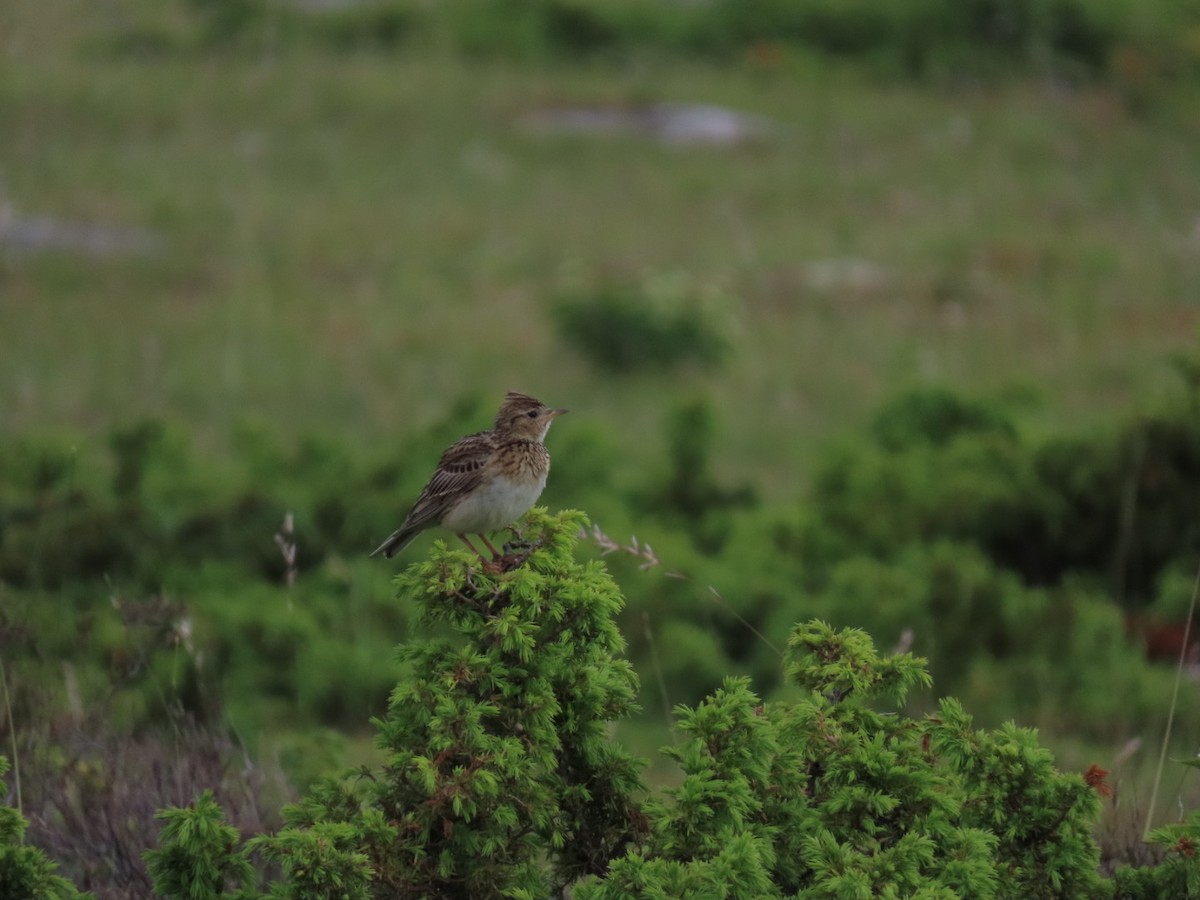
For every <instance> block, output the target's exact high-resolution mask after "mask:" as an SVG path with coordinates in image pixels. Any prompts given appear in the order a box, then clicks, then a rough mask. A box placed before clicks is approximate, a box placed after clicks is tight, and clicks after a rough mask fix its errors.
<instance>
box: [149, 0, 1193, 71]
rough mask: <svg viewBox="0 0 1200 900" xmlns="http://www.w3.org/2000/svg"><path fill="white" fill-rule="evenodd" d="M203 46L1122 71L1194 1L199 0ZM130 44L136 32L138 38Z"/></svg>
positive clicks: (1186, 63) (1163, 39)
mask: <svg viewBox="0 0 1200 900" xmlns="http://www.w3.org/2000/svg"><path fill="white" fill-rule="evenodd" d="M191 6H192V7H193V8H194V10H195V11H196V13H197V15H198V17H199V21H200V23H201V25H202V31H201V37H202V42H203V45H205V46H208V47H231V46H232V47H241V46H248V45H249V46H257V45H261V44H263V43H266V42H267V41H270V40H276V41H277V40H278V39H279V36H280V35H283V36H285V37H287V38H288V39H290V40H292V41H312V42H316V43H319V44H323V45H325V46H329V47H331V48H334V49H343V48H360V47H384V48H390V47H394V46H396V45H398V44H401V43H413V42H417V41H420V40H423V39H428V37H429V36H431V35H440V36H442V37H449V38H450V39H451V40H452V41H453V42H454V45H455V46H456V47H457V48H458V49H459V50H460V51H461V52H463V53H465V54H468V55H471V56H502V57H506V58H510V59H518V60H525V61H538V60H548V59H573V60H577V59H579V58H580V57H586V56H591V57H615V58H628V57H630V56H632V55H636V54H644V53H648V52H656V53H663V52H668V53H673V54H676V55H681V56H692V57H697V56H699V57H704V58H710V59H716V60H722V61H724V60H729V59H737V58H739V57H741V56H744V55H746V54H747V53H748V52H750V51H753V49H754V48H762V47H764V46H769V47H774V48H779V47H783V48H787V49H789V50H791V51H793V52H809V53H814V52H815V53H819V54H822V55H824V56H826V57H829V58H850V59H855V60H860V61H863V60H865V61H867V62H869V63H871V64H873V65H875V66H877V67H881V68H882V69H884V70H885V71H887V72H889V73H902V74H907V75H910V76H918V77H925V76H931V75H932V76H938V75H944V74H961V73H968V74H974V75H987V76H994V75H1000V74H1006V73H1011V72H1013V71H1023V70H1029V69H1033V70H1035V71H1046V70H1051V71H1055V72H1059V73H1063V74H1066V75H1072V76H1087V75H1101V74H1118V75H1120V74H1123V73H1122V72H1121V71H1120V70H1119V68H1118V69H1116V71H1115V72H1114V68H1116V67H1115V66H1114V63H1116V62H1119V57H1120V53H1119V51H1122V50H1125V49H1127V48H1129V47H1138V48H1140V47H1152V46H1154V42H1156V41H1157V42H1158V43H1159V44H1162V45H1165V46H1166V47H1167V48H1169V51H1168V56H1169V58H1170V59H1171V60H1172V63H1173V65H1174V67H1176V68H1180V69H1183V70H1185V71H1186V70H1187V69H1188V68H1194V67H1195V65H1196V63H1197V60H1196V57H1195V51H1194V48H1191V47H1190V46H1189V44H1188V41H1187V40H1186V39H1185V37H1184V35H1182V34H1180V33H1177V32H1175V31H1174V29H1186V28H1187V27H1188V25H1189V24H1190V25H1191V26H1192V27H1194V26H1195V23H1196V18H1195V16H1196V10H1195V8H1194V6H1193V7H1189V6H1188V5H1187V4H1178V5H1176V6H1175V7H1171V6H1168V5H1167V4H1166V3H1156V4H1151V6H1152V7H1153V8H1152V9H1150V10H1148V11H1147V10H1146V9H1145V8H1144V7H1145V6H1146V4H1142V5H1141V7H1142V8H1139V6H1138V5H1137V4H1135V3H1133V2H1132V0H1108V2H1085V0H1049V2H1047V0H1017V2H999V0H916V2H909V3H903V4H880V3H870V2H866V0H808V2H804V3H795V2H791V0H752V2H745V0H715V2H712V3H705V4H698V5H692V6H680V5H675V4H665V3H660V4H645V3H639V2H636V0H618V2H614V0H605V2H597V0H447V2H444V3H440V4H437V5H436V6H432V7H431V6H429V5H426V4H421V3H417V2H413V0H375V2H371V3H361V4H353V5H350V6H349V7H347V8H341V7H340V6H338V7H334V8H331V9H327V10H324V9H322V10H316V11H313V10H308V11H297V10H294V9H292V8H290V7H289V6H287V5H280V4H272V3H270V2H268V0H191ZM131 46H139V45H137V44H133V45H131Z"/></svg>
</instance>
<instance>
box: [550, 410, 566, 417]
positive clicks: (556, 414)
mask: <svg viewBox="0 0 1200 900" xmlns="http://www.w3.org/2000/svg"><path fill="white" fill-rule="evenodd" d="M569 412H570V410H569V409H552V410H550V418H552V419H557V418H558V417H559V416H561V415H562V414H563V413H569Z"/></svg>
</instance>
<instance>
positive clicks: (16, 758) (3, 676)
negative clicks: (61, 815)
mask: <svg viewBox="0 0 1200 900" xmlns="http://www.w3.org/2000/svg"><path fill="white" fill-rule="evenodd" d="M0 685H3V687H4V712H5V714H6V715H7V716H8V739H9V740H10V741H11V742H12V764H13V785H14V786H15V787H16V791H17V812H19V813H20V814H21V815H22V816H23V815H25V808H24V806H23V805H22V803H21V756H20V754H19V753H17V728H16V726H15V725H14V724H13V711H12V701H11V700H10V699H9V696H8V673H7V672H5V671H4V657H3V656H0Z"/></svg>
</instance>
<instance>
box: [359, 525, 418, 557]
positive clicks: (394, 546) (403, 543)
mask: <svg viewBox="0 0 1200 900" xmlns="http://www.w3.org/2000/svg"><path fill="white" fill-rule="evenodd" d="M417 534H418V532H416V531H412V530H411V529H408V528H399V529H397V530H396V531H393V532H392V533H391V536H390V537H388V539H387V540H386V541H384V542H383V543H382V544H380V545H379V546H378V547H376V548H375V549H374V550H373V551H371V556H378V555H379V554H380V553H382V554H383V555H384V557H385V558H387V559H391V558H392V557H393V556H395V555H396V554H397V553H399V552H400V551H401V550H403V549H404V548H405V547H407V546H408V544H409V542H410V541H411V540H412V539H413V538H415V537H416V536H417ZM368 558H369V557H368Z"/></svg>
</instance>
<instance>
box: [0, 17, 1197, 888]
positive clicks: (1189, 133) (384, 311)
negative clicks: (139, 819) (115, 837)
mask: <svg viewBox="0 0 1200 900" xmlns="http://www.w3.org/2000/svg"><path fill="white" fill-rule="evenodd" d="M1197 76H1200V4H1198V3H1196V2H1177V0H1170V2H1168V0H1154V2H1141V3H1138V2H1133V0H1105V2H1089V3H1085V2H1083V0H1020V2H1006V3H999V2H994V0H958V2H954V0H919V2H913V3H906V4H878V3H869V2H865V0H862V2H860V0H807V2H802V0H757V2H750V0H706V2H701V3H674V2H665V0H657V2H644V0H443V2H438V3H422V2H417V0H379V2H372V0H362V2H305V3H302V2H286V0H105V2H96V3H86V4H84V3H57V4H56V3H45V2H42V0H7V2H5V3H4V4H3V6H2V7H0V401H2V404H3V405H2V409H3V416H2V417H0V653H2V654H3V661H4V663H5V667H4V680H5V686H6V691H7V697H8V698H9V700H10V703H11V707H12V714H11V716H5V719H6V721H5V722H3V723H2V724H0V733H3V734H4V735H6V736H7V738H6V740H5V741H4V746H5V748H6V749H5V750H4V751H3V752H6V753H8V754H10V755H13V754H15V755H17V756H18V757H20V758H21V761H22V762H23V763H24V766H23V780H24V789H25V795H26V800H27V802H28V803H29V805H30V808H31V809H33V810H34V811H35V815H33V816H32V817H31V818H33V819H34V824H35V830H34V835H35V838H37V839H39V840H41V841H42V842H43V843H46V844H49V845H51V846H57V848H58V849H59V850H60V851H61V852H60V857H61V856H62V855H63V854H66V855H71V854H72V853H76V854H78V853H80V852H82V851H79V849H78V846H77V845H74V844H71V843H70V840H71V838H70V837H69V836H64V834H63V828H62V823H64V822H70V821H71V816H72V814H73V813H72V810H73V809H76V808H82V807H81V806H80V805H81V804H83V803H84V800H85V799H87V798H88V797H90V798H91V799H90V800H89V801H88V802H91V803H109V804H115V805H116V806H118V807H119V806H120V804H121V803H129V802H132V801H130V800H129V798H127V797H126V798H124V799H122V796H121V791H120V790H119V786H120V785H121V784H122V783H126V784H127V783H129V782H130V781H137V782H138V783H139V784H142V785H144V786H145V793H146V794H147V795H148V796H147V797H146V798H144V800H145V804H144V805H145V807H146V809H149V810H152V809H153V808H155V802H156V801H161V802H158V803H157V805H166V804H167V803H169V802H187V801H189V800H190V799H191V795H190V794H189V793H188V791H189V790H191V788H192V787H195V784H193V783H191V782H189V783H187V784H184V783H182V781H181V780H180V779H176V780H175V781H171V780H170V779H167V780H166V781H165V782H155V781H154V780H153V779H146V778H144V777H143V773H144V772H145V771H149V770H153V767H154V765H156V764H159V765H161V764H163V762H164V761H165V762H166V763H167V764H169V765H173V766H175V767H176V769H177V771H183V770H185V769H186V770H187V771H188V772H194V773H195V774H194V778H193V781H194V782H196V783H200V786H207V785H206V784H204V783H203V782H205V779H208V780H214V779H215V780H221V779H222V778H224V779H229V778H232V777H233V776H234V775H238V772H240V773H241V774H240V775H238V778H240V779H241V782H240V783H241V784H242V785H243V787H245V785H250V787H247V788H245V790H246V797H249V799H245V798H243V799H245V802H244V803H243V804H242V806H241V807H240V812H239V815H241V816H242V819H241V823H242V825H243V827H245V828H250V829H252V828H254V827H256V823H257V824H262V823H263V822H264V821H265V822H267V824H269V820H270V818H271V816H270V813H269V812H268V811H267V810H268V809H269V807H270V803H269V802H268V801H269V799H270V798H272V797H284V796H288V795H289V794H290V793H291V792H293V791H295V790H296V789H299V788H302V787H303V786H304V785H305V784H306V783H307V781H308V780H309V779H311V778H312V777H313V776H315V775H316V774H318V773H319V772H321V771H323V770H324V769H326V768H329V767H331V766H336V765H339V764H344V763H354V762H358V761H362V760H364V759H369V758H370V757H371V754H372V752H373V751H372V749H371V741H370V730H369V724H368V719H369V717H370V716H371V715H373V714H378V713H380V712H381V711H382V710H383V708H384V705H385V703H386V697H387V692H388V689H389V687H390V686H391V684H392V683H394V679H395V671H394V669H393V668H392V662H391V660H392V650H391V648H392V647H393V646H394V645H396V644H397V643H399V642H400V641H403V640H406V639H409V638H410V637H411V636H412V632H411V628H410V626H409V613H408V610H407V609H406V606H405V604H404V603H403V601H402V600H398V599H397V598H395V597H394V596H393V591H392V588H391V584H390V579H391V576H392V574H394V572H395V571H396V568H397V564H398V565H403V564H404V563H405V562H406V561H408V562H410V561H412V560H414V559H419V558H420V557H421V554H422V552H423V548H427V547H428V545H429V542H431V541H432V540H435V539H436V536H434V535H430V536H427V537H423V538H422V539H421V540H419V541H418V542H417V543H416V544H414V545H413V546H412V547H411V548H410V549H408V550H407V551H406V552H405V556H404V557H403V558H401V560H399V561H398V563H397V562H391V563H388V562H384V561H381V560H371V561H369V562H368V561H367V560H366V558H365V557H366V553H367V552H369V551H370V550H371V549H372V548H373V547H374V546H375V545H376V544H377V543H378V541H379V540H381V539H382V538H383V537H384V536H386V535H387V534H388V533H389V532H390V530H391V529H392V528H393V527H394V526H395V525H396V524H397V523H398V522H399V520H400V518H401V517H402V516H403V514H404V512H405V511H406V509H407V504H408V503H410V502H411V500H412V499H413V498H414V497H415V495H416V493H417V491H419V489H420V487H421V486H422V485H423V484H424V482H425V480H426V479H427V477H428V475H429V474H430V472H431V471H432V466H433V464H434V462H435V460H436V458H437V455H438V454H439V453H440V451H441V450H442V449H443V448H444V446H445V445H447V444H448V443H449V442H450V441H452V440H454V439H455V438H457V437H459V436H460V435H462V434H464V433H466V432H468V431H474V430H478V429H481V428H484V427H487V426H488V425H489V424H490V421H491V417H492V415H493V414H494V412H495V408H496V406H497V405H498V403H499V401H500V399H501V398H502V396H503V394H504V392H505V391H507V390H521V391H524V392H528V393H532V394H534V395H536V396H538V397H540V398H541V399H543V400H545V401H546V402H548V403H551V404H553V405H561V406H566V407H569V408H571V410H572V413H571V415H570V416H568V417H566V418H564V419H563V420H561V421H560V422H559V423H557V424H556V425H555V427H554V429H553V431H552V433H551V434H550V436H549V440H548V444H549V446H550V449H551V452H552V455H553V457H554V471H553V474H552V475H551V478H550V485H549V487H548V489H547V491H546V494H545V495H544V501H545V503H546V504H547V505H548V506H550V507H551V508H552V509H557V508H563V507H575V508H579V509H582V510H584V511H585V512H586V513H587V514H588V515H589V516H590V517H591V518H592V520H593V522H595V523H596V525H597V526H598V527H599V528H600V529H601V530H602V532H603V533H604V534H605V535H608V536H609V537H611V538H612V539H613V540H615V541H618V542H620V543H621V544H623V545H625V546H627V547H628V546H631V540H630V537H631V536H632V535H636V536H637V539H638V541H640V542H648V543H649V544H650V546H651V547H652V548H653V550H652V553H653V555H655V556H656V557H657V559H658V560H659V561H660V564H659V565H657V566H646V565H644V564H645V563H646V557H645V556H644V555H643V556H637V555H635V554H632V553H629V552H626V551H623V550H618V551H615V552H612V553H610V555H609V557H608V558H609V560H610V562H611V565H612V567H613V569H614V572H615V574H616V576H617V579H618V581H619V583H620V584H621V586H622V588H623V590H624V591H625V594H626V597H627V600H628V609H627V613H626V618H625V621H624V623H623V625H624V629H625V633H626V635H627V638H628V639H629V641H630V653H631V656H632V658H633V659H634V661H635V663H636V665H637V668H638V671H639V673H640V675H641V677H642V683H643V706H644V708H645V710H646V714H645V717H644V719H643V720H642V721H640V722H637V723H633V724H631V725H630V726H629V728H628V729H627V734H626V735H624V738H625V739H626V740H629V741H630V742H631V743H633V744H634V745H635V746H636V747H638V748H641V749H642V751H643V752H645V753H646V754H650V753H652V752H653V750H654V748H655V747H657V746H659V745H661V744H664V743H667V742H669V740H670V736H669V732H668V730H667V719H668V710H669V708H670V706H671V705H672V704H675V703H683V702H689V703H690V702H695V701H696V700H697V699H699V697H701V696H703V694H704V693H705V692H706V691H708V690H710V689H711V688H713V687H714V686H716V685H717V684H718V683H719V680H720V678H721V677H722V676H723V675H725V674H729V673H739V672H745V673H749V674H752V675H753V676H754V677H755V679H756V683H757V684H758V685H759V686H760V688H761V689H762V690H764V691H767V692H769V691H770V690H771V689H772V688H773V687H774V686H775V685H776V684H777V682H778V657H777V655H776V654H775V653H774V651H773V650H772V648H771V644H774V645H775V646H780V645H782V643H783V642H784V641H785V640H786V635H787V632H788V629H789V627H790V625H791V624H792V623H794V622H796V621H799V620H802V619H807V618H810V617H813V616H820V617H823V618H826V619H828V620H831V621H833V622H834V623H835V624H839V625H855V626H859V627H862V628H865V629H866V630H868V631H869V632H870V633H871V634H872V636H873V637H874V638H875V640H876V641H877V642H878V643H879V644H880V645H881V646H882V647H891V646H897V645H900V646H911V647H912V649H913V650H914V651H915V652H917V653H920V654H923V655H927V656H928V657H929V658H930V660H931V666H932V669H933V672H934V677H935V688H936V690H937V691H938V692H939V693H953V694H957V695H959V696H961V697H962V698H963V699H964V701H965V702H966V704H967V706H968V709H969V710H970V711H971V712H972V713H973V714H974V715H975V716H976V718H977V719H978V720H979V721H980V722H981V723H983V724H992V723H995V722H998V721H1002V720H1003V719H1005V718H1009V717H1013V718H1016V719H1017V721H1018V722H1020V723H1021V724H1027V725H1035V726H1037V727H1039V728H1040V729H1041V730H1042V734H1043V738H1044V740H1045V741H1046V742H1047V743H1048V744H1049V745H1050V746H1051V747H1052V748H1053V749H1054V750H1055V751H1056V752H1057V753H1058V754H1059V759H1060V762H1061V763H1062V764H1063V765H1064V766H1071V767H1079V768H1082V767H1084V766H1085V765H1086V764H1088V763H1090V762H1099V763H1100V764H1101V765H1103V766H1105V767H1106V768H1115V769H1117V770H1118V775H1117V777H1116V779H1115V780H1116V781H1117V782H1119V783H1121V784H1124V785H1126V786H1127V787H1126V789H1125V791H1124V793H1122V794H1121V795H1120V805H1118V804H1117V803H1116V802H1114V813H1113V822H1114V823H1115V824H1112V825H1111V828H1112V830H1113V833H1114V834H1118V833H1124V832H1122V829H1125V830H1126V831H1128V830H1129V828H1130V827H1131V826H1128V824H1127V823H1128V822H1129V821H1131V820H1132V819H1133V818H1136V815H1137V814H1138V810H1142V811H1144V809H1145V806H1146V800H1147V795H1148V793H1149V787H1148V779H1147V778H1146V777H1145V773H1146V771H1147V770H1148V768H1149V764H1150V763H1151V762H1152V760H1153V758H1154V757H1155V756H1156V752H1157V751H1156V748H1157V746H1158V742H1159V740H1160V738H1161V734H1162V730H1163V727H1164V725H1165V721H1166V716H1167V711H1168V709H1169V707H1170V703H1171V693H1172V684H1173V680H1174V677H1175V669H1174V667H1173V665H1172V664H1171V660H1172V659H1173V658H1175V656H1176V655H1177V653H1178V649H1179V643H1180V640H1179V632H1180V629H1181V627H1182V624H1183V623H1184V622H1185V621H1186V618H1187V607H1188V601H1189V598H1190V592H1191V582H1192V578H1193V576H1194V572H1195V568H1196V565H1197V563H1198V562H1200V552H1198V548H1200V526H1198V524H1197V517H1196V510H1197V509H1198V508H1200V505H1198V504H1200V425H1198V423H1197V418H1196V413H1197V409H1198V406H1197V404H1198V402H1200V394H1198V393H1197V386H1198V384H1200V362H1198V361H1200V356H1198V355H1197V331H1196V327H1197V320H1198V316H1200V189H1198V187H1197V186H1198V185H1200V154H1197V152H1196V147H1197V146H1200V115H1198V114H1197V110H1198V109H1200V104H1198V102H1197V101H1198V100H1200V89H1198V88H1200V82H1198V79H1197ZM289 514H291V515H292V517H293V522H294V526H293V531H291V532H288V531H287V530H286V529H285V528H284V520H285V517H286V516H287V515H289ZM277 535H278V539H277V538H276V536H277ZM281 543H282V544H283V545H285V546H286V545H289V544H293V543H294V544H295V545H296V547H297V555H296V560H297V564H296V567H295V568H296V571H295V572H294V573H293V574H294V584H292V585H291V586H289V584H288V571H287V570H288V565H287V564H286V562H285V558H284V553H283V552H281V547H280V544H281ZM605 546H607V542H606V541H605V540H604V539H603V538H599V539H597V538H596V536H595V535H593V536H592V538H591V539H589V540H588V541H586V542H585V543H584V544H583V552H586V553H592V554H596V555H599V554H600V553H602V552H604V549H605ZM639 546H641V544H639ZM667 573H677V574H681V575H683V576H685V577H684V578H670V577H666V574H667ZM1147 645H1149V647H1148V646H1147ZM1152 657H1153V658H1152ZM932 702H933V700H932V697H924V698H918V699H917V700H915V701H914V703H915V704H916V705H917V707H918V708H919V707H920V706H921V704H925V705H926V706H929V707H932ZM1197 713H1200V700H1198V698H1197V696H1196V684H1195V681H1194V680H1192V679H1190V678H1189V679H1188V680H1186V681H1185V682H1184V687H1183V690H1182V692H1181V694H1180V700H1179V708H1178V712H1177V717H1178V724H1177V728H1176V732H1175V739H1174V742H1173V744H1172V745H1171V753H1172V754H1173V755H1174V756H1176V757H1183V756H1190V755H1194V753H1195V750H1196V744H1197V741H1198V740H1200V725H1198V724H1197V723H1198V721H1200V720H1198V718H1197ZM1139 742H1141V743H1140V744H1139ZM131 747H132V748H136V749H134V750H131V749H130V748H131ZM197 747H203V748H205V752H210V755H211V759H212V762H211V765H209V766H208V767H207V768H206V767H205V766H202V765H199V764H197V765H196V766H194V767H191V768H189V767H188V766H185V765H184V764H183V763H182V762H181V760H184V759H190V758H191V757H190V756H189V754H192V753H193V751H196V748H197ZM1139 747H1140V749H1139ZM196 752H198V751H196ZM231 756H232V757H233V758H237V759H240V760H241V763H239V765H243V766H244V768H243V769H240V770H239V769H238V768H237V766H233V767H232V768H231V767H230V764H229V763H228V759H229V758H230V757H231ZM206 758H207V757H206ZM156 761H157V762H156ZM249 771H253V772H254V773H255V776H254V778H249V777H248V776H247V775H246V772H249ZM652 776H653V777H655V778H670V777H671V773H670V772H669V771H668V770H666V769H654V770H652ZM234 780H237V779H236V778H235V779H234ZM1168 782H1169V789H1170V791H1172V792H1173V793H1172V796H1175V797H1185V796H1190V795H1189V794H1188V791H1189V786H1188V784H1187V783H1185V781H1184V779H1183V778H1182V776H1181V775H1178V774H1176V775H1175V776H1174V778H1173V780H1172V779H1171V778H1170V777H1169V778H1168ZM81 786H82V787H81ZM88 791H91V792H93V793H92V794H89V793H88ZM172 792H175V793H172ZM176 793H178V794H180V795H181V796H176V795H175V794H176ZM263 797H266V798H268V799H267V800H262V799H261V798H263ZM81 798H82V799H81ZM227 802H228V800H227ZM1186 802H1189V803H1190V802H1191V801H1190V799H1189V800H1187V801H1186ZM73 804H74V805H73ZM235 805H236V804H235ZM1168 805H1169V804H1168ZM120 808H122V809H123V808H124V807H120ZM39 823H40V824H39ZM56 823H57V824H56ZM1123 823H1125V824H1123ZM148 827H151V831H150V832H149V834H150V835H151V837H150V838H147V843H148V842H150V841H152V839H153V838H152V835H153V830H152V826H148ZM1106 827H1108V826H1106ZM56 829H57V830H56ZM137 839H140V838H139V837H137V836H131V837H130V838H129V840H130V841H136V840H137ZM56 841H59V842H61V843H60V844H57V845H56V844H55V842H56ZM1114 841H1115V842H1119V838H1114ZM79 865H82V864H79ZM113 868H114V867H110V870H111V869H113ZM115 868H117V869H119V868H120V867H119V866H116V867H115ZM73 874H74V875H75V877H77V878H80V879H90V878H95V879H101V878H102V876H101V875H95V874H89V873H82V874H81V872H80V871H79V870H76V871H74V873H73ZM103 877H107V878H109V882H107V883H108V884H109V885H110V888H108V890H111V891H117V890H118V888H116V887H111V885H112V884H116V883H117V877H116V876H115V875H113V874H112V872H111V871H109V873H108V875H106V876H103ZM128 877H129V879H132V881H131V883H136V876H135V875H133V874H130V875H129V876H128ZM91 883H92V884H93V886H95V885H99V884H101V881H100V880H97V881H93V882H91ZM107 895H109V896H121V895H120V894H119V893H109V894H107ZM132 895H133V894H131V896H132Z"/></svg>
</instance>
